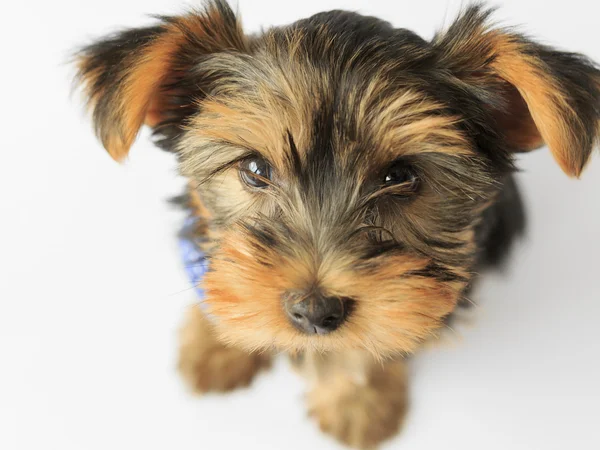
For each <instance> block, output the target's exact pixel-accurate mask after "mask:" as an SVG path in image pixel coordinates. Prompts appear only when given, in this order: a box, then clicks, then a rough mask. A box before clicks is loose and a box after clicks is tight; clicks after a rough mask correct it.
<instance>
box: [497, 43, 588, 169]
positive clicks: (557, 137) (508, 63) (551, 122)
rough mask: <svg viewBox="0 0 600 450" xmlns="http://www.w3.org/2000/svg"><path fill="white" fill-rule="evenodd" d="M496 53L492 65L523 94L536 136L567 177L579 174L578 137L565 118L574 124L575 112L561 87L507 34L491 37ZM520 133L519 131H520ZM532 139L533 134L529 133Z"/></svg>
mask: <svg viewBox="0 0 600 450" xmlns="http://www.w3.org/2000/svg"><path fill="white" fill-rule="evenodd" d="M493 42H494V43H493V46H494V51H495V52H496V54H497V58H496V60H495V61H494V62H493V63H492V67H493V69H494V70H496V72H497V73H498V75H499V76H500V77H501V78H503V79H505V80H506V81H508V82H509V83H511V84H512V85H513V86H515V87H516V88H517V90H518V91H519V92H520V93H521V95H522V96H523V99H524V101H525V103H526V104H527V107H528V109H529V112H530V114H531V117H532V118H533V121H534V123H535V124H536V126H537V129H538V132H539V135H540V136H541V137H542V138H543V140H544V141H545V142H546V144H547V145H548V147H549V148H550V151H551V152H552V155H553V156H554V158H555V159H556V162H557V163H558V165H559V166H560V167H561V169H562V170H563V171H564V172H565V173H566V174H568V175H570V176H575V177H579V175H580V173H581V172H580V169H579V167H578V163H577V161H575V160H574V159H573V157H574V154H575V153H576V152H577V151H578V150H579V149H577V148H573V143H574V142H577V141H578V140H577V137H576V136H573V135H572V133H573V132H574V130H573V128H572V126H571V125H569V123H567V121H568V120H570V121H574V122H575V123H576V122H577V121H578V120H579V119H578V117H577V114H576V113H575V111H574V110H573V108H572V107H571V105H570V104H569V103H568V101H567V100H566V96H565V94H564V93H563V92H562V88H561V86H560V85H558V84H557V83H556V82H555V81H554V80H553V79H552V78H551V77H550V76H549V75H547V73H546V71H545V70H544V68H543V67H539V66H540V64H541V62H540V61H539V60H536V59H534V58H533V57H530V56H528V55H527V54H526V53H524V52H523V50H522V49H521V48H520V47H519V44H517V43H515V42H513V41H512V40H511V39H510V37H509V36H506V35H502V34H498V35H497V36H494V37H493ZM521 136H522V134H521ZM530 139H532V140H533V141H534V142H535V139H536V138H535V135H534V136H532V137H531V138H530Z"/></svg>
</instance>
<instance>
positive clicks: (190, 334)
mask: <svg viewBox="0 0 600 450" xmlns="http://www.w3.org/2000/svg"><path fill="white" fill-rule="evenodd" d="M270 362H271V358H270V356H269V355H266V354H249V353H246V352H243V351H242V350H239V349H237V348H233V347H228V346H226V345H224V344H222V343H221V342H219V341H218V340H217V339H216V337H215V335H214V332H213V328H212V325H211V324H210V323H209V322H208V320H207V319H206V318H205V317H204V315H203V314H202V312H201V311H200V310H199V308H197V307H194V308H192V309H191V310H190V312H189V314H188V317H187V322H186V324H185V325H184V327H183V329H182V332H181V346H180V349H179V364H178V366H179V372H180V373H181V375H182V376H183V378H184V380H185V381H186V382H187V384H188V385H189V386H190V387H191V388H192V389H193V390H194V391H195V392H196V393H206V392H211V391H212V392H227V391H231V390H233V389H236V388H239V387H244V386H248V385H249V384H250V382H251V381H252V379H253V378H254V376H255V375H256V374H257V373H258V372H260V371H261V370H262V369H265V368H268V367H269V366H270Z"/></svg>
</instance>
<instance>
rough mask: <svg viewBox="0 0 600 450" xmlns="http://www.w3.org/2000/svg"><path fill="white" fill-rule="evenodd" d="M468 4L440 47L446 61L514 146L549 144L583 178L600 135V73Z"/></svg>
mask: <svg viewBox="0 0 600 450" xmlns="http://www.w3.org/2000/svg"><path fill="white" fill-rule="evenodd" d="M491 12H492V11H490V10H485V9H483V8H482V7H481V6H480V5H478V6H473V7H470V8H469V9H467V10H466V11H465V12H464V13H463V14H462V15H461V16H460V17H459V18H458V19H457V20H456V21H455V22H454V23H453V24H452V25H451V26H450V28H449V29H448V30H447V31H446V32H445V33H441V34H438V35H437V36H436V37H435V38H434V40H433V42H432V45H433V47H434V50H435V51H436V52H437V55H438V57H439V61H440V63H441V64H442V67H444V68H445V69H447V70H449V71H450V72H451V73H452V74H453V76H454V77H456V78H457V79H458V80H459V82H460V83H461V84H462V85H463V87H464V88H466V89H468V90H469V91H470V92H472V93H474V94H475V95H476V96H478V97H479V98H480V99H481V100H482V101H483V102H484V103H485V108H486V110H487V111H490V112H491V115H492V117H493V119H494V121H495V122H496V123H495V125H496V127H497V130H498V132H499V133H500V134H501V135H502V136H503V137H504V139H505V140H506V143H507V145H508V147H509V148H510V149H511V150H513V151H528V150H531V149H534V148H538V147H540V146H542V145H543V144H544V143H545V144H547V145H548V147H549V148H550V151H551V152H552V155H553V156H554V158H555V160H556V162H557V163H558V164H559V165H560V167H561V168H562V170H563V171H564V172H565V173H566V174H567V175H569V176H575V177H578V176H579V175H580V173H581V171H582V170H583V167H584V166H585V164H586V162H587V161H588V159H589V157H590V154H591V152H592V150H593V147H594V146H595V145H597V144H598V140H599V135H600V71H599V70H598V67H597V66H596V65H595V64H594V63H593V62H591V61H590V60H589V59H587V58H586V57H585V56H582V55H579V54H576V53H566V52H561V51H557V50H555V49H553V48H550V47H547V46H544V45H540V44H536V43H534V42H532V41H531V40H529V39H527V38H526V37H524V36H523V35H520V34H518V33H515V32H513V31H512V30H508V29H501V28H494V27H492V26H490V25H489V24H488V19H489V16H490V14H491Z"/></svg>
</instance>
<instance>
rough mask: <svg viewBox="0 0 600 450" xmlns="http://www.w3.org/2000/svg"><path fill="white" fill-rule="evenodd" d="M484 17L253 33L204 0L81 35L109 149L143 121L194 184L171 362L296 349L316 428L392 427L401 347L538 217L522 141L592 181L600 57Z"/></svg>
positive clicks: (424, 336) (216, 380)
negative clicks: (531, 213) (518, 176)
mask: <svg viewBox="0 0 600 450" xmlns="http://www.w3.org/2000/svg"><path fill="white" fill-rule="evenodd" d="M490 14H491V10H488V9H486V8H485V7H483V6H481V5H475V6H471V7H469V8H467V9H466V10H464V11H463V12H462V13H461V14H460V15H459V17H458V18H457V19H456V20H455V21H454V22H453V23H452V25H451V26H450V27H449V28H448V29H447V30H446V31H443V32H440V33H438V34H437V35H436V36H435V37H434V38H433V39H432V40H431V41H427V40H424V39H422V38H421V37H419V36H417V35H416V34H414V33H413V32H411V31H408V30H405V29H398V28H394V27H393V26H392V25H390V24H389V23H387V22H385V21H382V20H379V19H377V18H374V17H365V16H362V15H360V14H356V13H352V12H346V11H330V12H324V13H320V14H316V15H314V16H312V17H310V18H307V19H303V20H299V21H298V22H295V23H293V24H291V25H287V26H282V27H274V28H270V29H268V30H266V31H264V32H261V33H259V34H251V35H248V34H245V33H244V32H243V30H242V26H241V24H240V20H239V18H238V17H236V15H235V14H234V12H233V11H232V10H231V8H230V7H229V6H228V4H227V3H226V2H225V1H224V0H212V1H209V2H208V3H207V4H206V5H205V7H204V9H202V10H199V11H193V12H190V13H188V14H185V15H182V16H176V17H160V18H158V19H157V20H158V22H157V23H156V24H155V25H154V26H149V27H144V28H137V29H130V30H126V31H123V32H120V33H118V34H116V35H113V36H110V37H107V38H105V39H102V40H100V41H98V42H96V43H93V44H92V45H89V46H87V47H85V48H83V49H82V50H81V51H80V52H79V53H78V55H77V60H78V70H79V75H78V81H79V82H80V83H81V85H82V86H83V91H84V92H85V95H86V97H87V99H88V103H89V107H90V110H91V111H92V113H93V121H94V125H95V129H96V133H97V134H98V136H99V138H100V139H101V141H102V143H103V144H104V147H106V149H107V150H108V153H109V154H110V155H111V156H112V157H113V158H114V159H116V160H122V159H123V158H125V157H126V155H127V153H128V151H129V148H130V147H131V145H132V143H133V142H134V140H135V138H136V135H137V134H138V131H139V129H140V127H141V126H142V125H144V124H146V125H148V126H149V127H150V128H152V129H153V131H154V135H155V136H156V137H157V144H158V145H159V146H160V147H162V148H164V149H166V150H168V151H171V152H173V153H174V154H175V155H176V157H177V159H178V161H179V167H180V170H181V173H182V174H183V176H185V177H187V179H188V180H189V187H188V192H187V194H186V196H185V204H186V206H187V208H188V210H189V212H190V220H189V221H188V223H187V224H186V227H185V230H184V233H182V239H183V240H182V243H183V245H182V248H183V249H184V257H185V258H186V263H187V264H188V271H189V273H190V275H191V276H192V279H193V280H194V283H197V284H199V288H200V289H201V291H202V292H201V296H202V298H201V300H200V301H199V303H198V305H197V306H194V307H193V308H191V310H190V311H189V314H188V316H187V320H186V324H185V326H184V327H183V329H182V334H181V349H180V360H179V367H180V371H181V373H182V374H183V377H184V378H185V379H186V380H187V382H189V384H190V385H191V386H192V387H193V388H194V389H195V390H196V391H198V392H208V391H228V390H231V389H234V388H237V387H240V386H245V385H247V384H248V383H249V382H250V381H251V380H252V378H253V377H254V376H255V375H256V374H257V373H258V372H259V371H260V370H261V369H264V368H266V367H268V366H269V362H270V355H271V354H272V353H274V352H276V351H284V352H287V353H289V354H290V355H291V357H292V361H293V362H294V365H295V366H296V367H297V368H298V370H299V371H300V372H302V373H303V374H304V375H305V376H306V377H307V378H308V379H309V382H310V391H309V393H308V407H309V410H310V412H311V414H312V415H313V416H314V417H315V418H316V420H317V421H318V423H319V425H320V427H321V429H322V430H324V431H325V432H327V433H330V434H332V435H333V436H335V437H336V438H337V439H339V440H340V441H342V442H344V443H346V444H349V445H351V446H355V447H358V448H372V447H376V446H377V445H378V444H379V443H381V442H382V441H383V440H385V439H388V438H390V437H391V436H393V435H394V434H395V433H396V432H397V431H398V429H399V428H400V425H401V423H402V420H403V417H404V415H405V412H406V403H407V375H406V369H405V357H406V356H407V355H409V354H411V353H413V352H414V351H415V350H416V349H418V348H419V346H420V344H422V343H423V342H424V341H426V340H429V339H431V338H433V337H435V336H436V330H439V329H440V328H441V326H442V325H443V324H444V323H445V321H446V320H447V319H448V317H449V316H450V315H451V314H452V312H453V311H454V310H455V309H456V308H457V306H458V305H460V304H461V300H463V299H464V298H465V296H466V294H467V292H468V290H469V288H470V286H471V285H472V282H473V278H474V273H475V272H477V271H479V270H481V268H482V267H489V266H494V265H498V264H500V263H501V262H502V261H503V258H504V257H505V256H506V254H507V251H508V249H509V248H510V246H511V244H512V243H513V241H514V240H515V238H516V237H517V236H518V235H519V233H521V232H522V230H523V228H524V213H523V210H522V204H521V201H520V198H519V194H518V191H517V188H516V185H515V182H514V180H513V177H512V173H513V172H514V170H515V166H514V155H515V153H517V152H524V151H530V150H533V149H536V148H538V147H541V146H543V145H547V147H548V148H549V150H550V152H551V153H552V155H553V157H554V159H555V160H556V162H557V163H558V165H559V166H560V167H561V168H562V170H563V171H564V172H565V173H566V174H567V175H569V176H572V177H579V175H580V174H581V172H582V170H583V168H584V166H585V164H586V162H587V161H588V159H589V158H590V154H591V153H592V150H593V147H594V145H595V144H597V143H598V140H599V136H600V70H599V69H598V67H597V66H596V65H595V64H594V63H593V62H591V61H590V60H589V59H587V58H586V57H584V56H582V55H580V54H575V53H567V52H563V51H559V50H556V49H554V48H551V47H548V46H545V45H540V44H537V43H535V42H534V41H532V40H530V39H529V38H527V37H525V36H523V35H521V34H518V33H516V32H515V31H514V30H513V29H508V28H500V27H497V26H494V25H492V24H490V21H489V20H490Z"/></svg>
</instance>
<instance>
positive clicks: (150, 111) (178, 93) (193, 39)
mask: <svg viewBox="0 0 600 450" xmlns="http://www.w3.org/2000/svg"><path fill="white" fill-rule="evenodd" d="M159 20H160V22H159V23H158V24H157V25H155V26H152V27H147V28H138V29H132V30H127V31H124V32H121V33H118V34H116V35H114V36H110V37H108V38H106V39H103V40H100V41H98V42H96V43H94V44H92V45H90V46H88V47H85V48H83V49H82V50H81V51H80V52H79V53H78V54H77V55H76V59H77V65H78V77H77V81H78V82H79V83H80V84H81V85H82V86H83V90H84V92H85V95H86V96H87V99H88V105H89V108H90V109H91V110H92V111H93V121H94V126H95V129H96V134H97V135H98V137H99V138H100V139H101V141H102V143H103V145H104V147H105V148H106V150H108V152H109V154H110V155H111V156H112V157H113V158H114V159H116V160H122V159H123V158H124V157H125V156H127V153H128V151H129V148H130V147H131V145H132V144H133V141H134V140H135V138H136V136H137V134H138V131H139V129H140V127H141V126H142V125H143V124H144V123H146V124H147V125H149V126H150V127H152V128H154V130H155V132H157V133H158V134H161V135H162V136H163V138H165V139H168V138H169V136H172V135H175V134H176V133H177V128H178V127H181V126H182V125H183V122H184V121H185V118H186V117H187V116H189V115H190V114H191V113H193V110H194V100H195V99H196V98H197V97H198V96H201V95H203V94H202V92H198V91H199V90H201V89H199V88H198V85H197V83H196V82H195V80H191V79H190V77H191V76H192V73H193V68H194V67H195V65H196V64H198V63H199V62H200V61H201V59H202V57H204V56H206V55H208V54H211V53H215V52H222V51H244V50H247V45H248V44H247V41H246V37H245V36H244V34H243V32H242V29H241V25H240V23H239V21H238V20H237V18H236V16H235V14H234V13H233V11H232V10H231V9H230V8H229V6H228V5H227V3H226V2H225V1H223V0H212V1H210V2H209V3H208V4H207V6H206V9H205V10H204V11H202V12H192V13H189V14H187V15H185V16H181V17H161V18H160V19H159Z"/></svg>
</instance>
